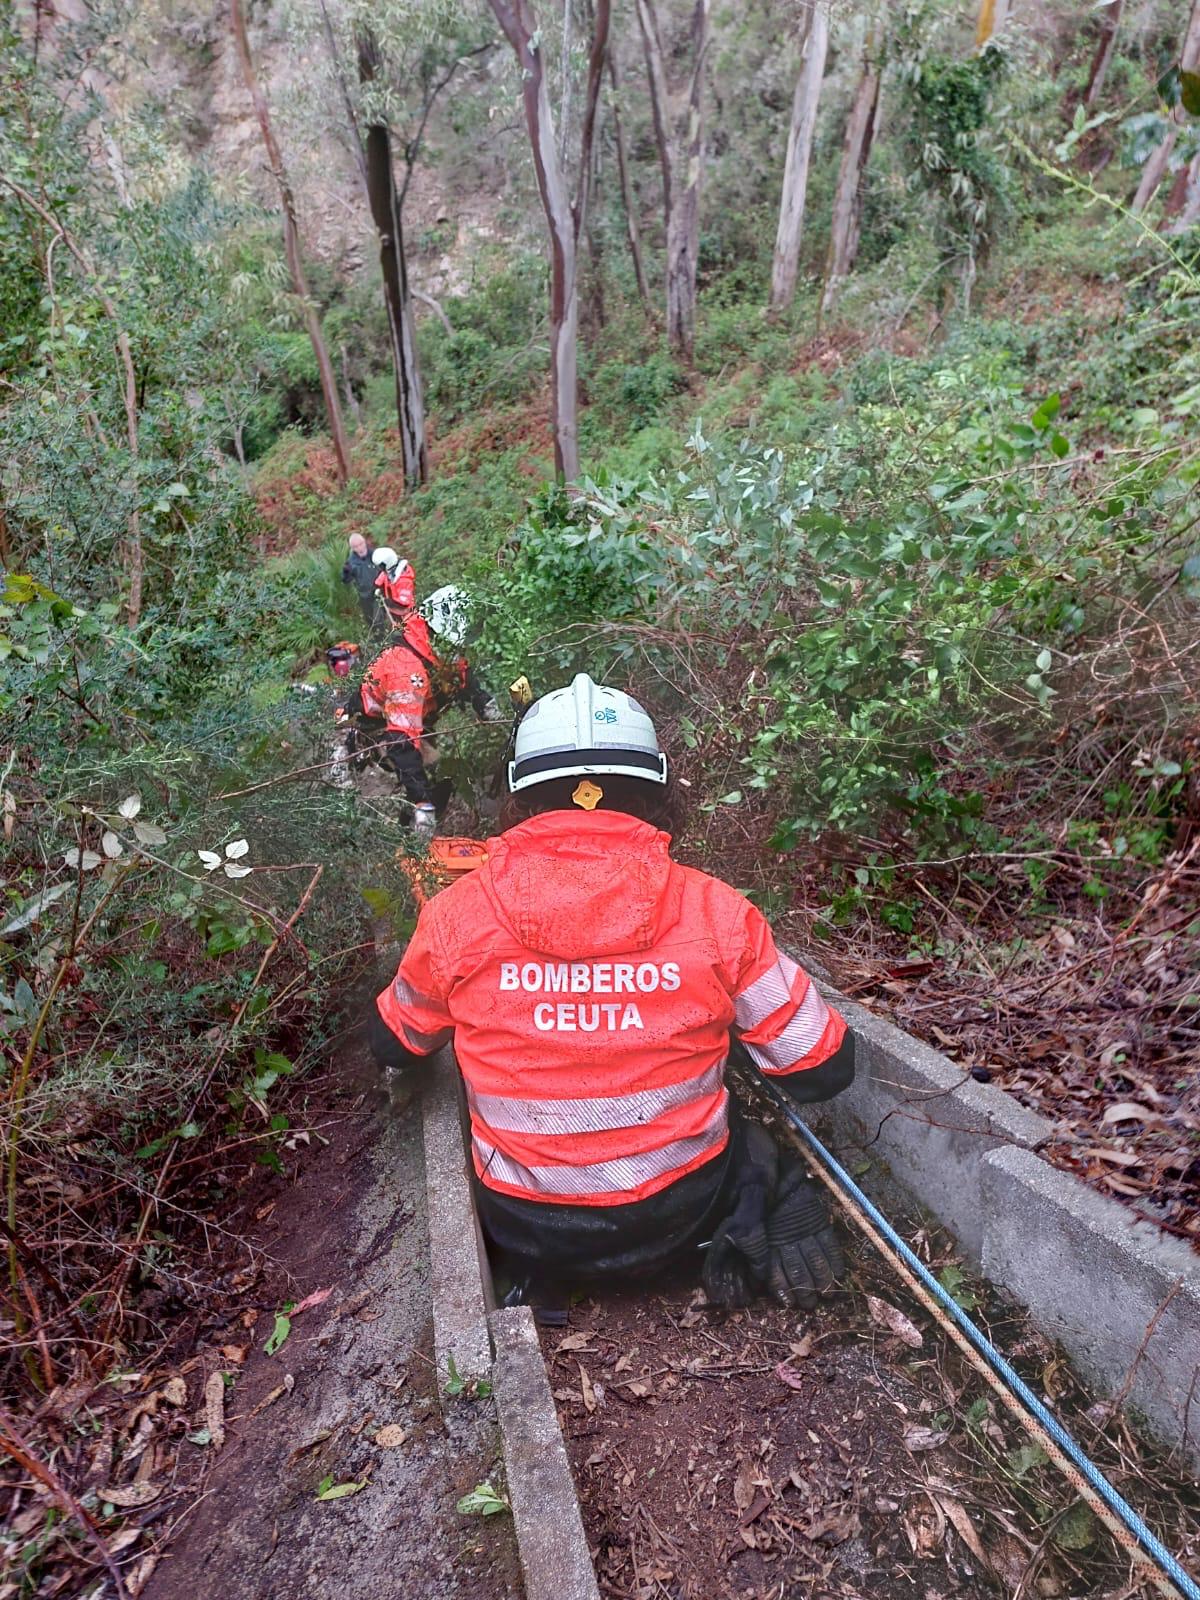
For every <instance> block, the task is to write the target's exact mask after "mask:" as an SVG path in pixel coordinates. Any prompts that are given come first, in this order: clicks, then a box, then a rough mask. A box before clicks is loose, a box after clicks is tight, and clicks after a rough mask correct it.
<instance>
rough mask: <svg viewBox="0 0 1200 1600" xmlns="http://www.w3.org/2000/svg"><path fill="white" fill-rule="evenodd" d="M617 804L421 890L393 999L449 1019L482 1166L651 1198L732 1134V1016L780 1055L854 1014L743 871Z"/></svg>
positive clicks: (529, 835) (407, 1029)
mask: <svg viewBox="0 0 1200 1600" xmlns="http://www.w3.org/2000/svg"><path fill="white" fill-rule="evenodd" d="M669 845H670V840H669V838H668V836H667V835H666V834H664V833H660V832H658V831H657V830H656V829H654V828H652V827H650V826H649V825H648V824H646V823H644V822H639V821H637V820H636V819H635V818H633V817H629V816H626V815H624V814H623V813H619V812H608V811H595V812H592V813H591V814H590V815H589V814H585V813H583V812H576V811H571V812H563V811H557V812H549V813H547V814H545V815H543V816H538V817H533V818H531V819H530V820H529V821H527V822H523V823H521V824H520V825H519V826H518V827H516V828H512V829H510V830H509V831H508V832H507V833H505V834H503V835H501V837H500V838H498V839H493V840H492V841H491V842H490V844H489V847H488V849H489V859H488V863H487V865H486V866H484V867H482V868H480V869H479V870H477V871H476V872H474V873H472V874H470V876H468V877H466V878H464V879H462V880H461V881H460V882H458V883H455V884H453V885H451V886H450V887H449V888H448V889H445V890H443V891H442V893H440V894H438V895H436V896H434V898H433V899H432V900H430V901H429V903H428V904H427V905H426V906H425V907H424V908H423V909H422V911H421V915H420V919H419V921H418V923H417V929H416V932H415V934H414V935H413V939H412V942H411V943H410V945H409V947H408V949H407V950H406V951H405V954H404V958H403V960H402V961H401V963H400V967H399V970H398V971H397V974H396V977H395V979H394V981H393V982H392V983H391V984H390V985H389V986H388V988H387V989H385V990H384V991H383V993H382V994H381V995H380V996H379V999H378V1002H377V1003H378V1007H379V1011H380V1014H381V1016H382V1017H383V1019H384V1021H385V1022H386V1023H387V1025H388V1026H389V1027H390V1028H391V1030H392V1032H393V1033H394V1034H395V1035H396V1037H397V1038H398V1039H399V1040H400V1042H401V1043H402V1044H403V1045H404V1046H405V1048H406V1049H408V1050H410V1051H412V1052H413V1053H415V1054H418V1055H427V1054H429V1053H431V1052H432V1051H434V1050H437V1049H439V1048H440V1047H441V1046H442V1045H443V1044H445V1043H447V1042H448V1041H449V1040H450V1038H451V1037H453V1038H454V1044H455V1053H456V1055H457V1057H458V1064H459V1067H460V1069H461V1071H462V1074H463V1077H464V1079H465V1081H466V1089H467V1100H468V1104H469V1107H470V1113H471V1135H472V1147H473V1154H474V1163H475V1170H476V1172H477V1174H478V1175H479V1178H480V1180H481V1181H482V1182H483V1183H484V1184H485V1185H487V1186H488V1187H489V1188H492V1189H496V1190H499V1191H501V1192H502V1193H505V1194H510V1195H515V1196H518V1197H520V1198H522V1199H527V1200H542V1201H555V1202H559V1203H562V1202H567V1203H570V1204H575V1205H595V1206H602V1205H616V1204H624V1203H626V1202H630V1201H634V1200H640V1199H643V1198H645V1197H646V1196H648V1195H651V1194H654V1193H655V1192H656V1191H658V1190H659V1189H663V1188H665V1187H666V1186H667V1185H668V1184H671V1183H674V1182H676V1181H677V1180H678V1179H679V1178H681V1177H683V1176H684V1174H685V1173H688V1172H691V1171H693V1170H694V1169H695V1168H697V1167H699V1166H701V1165H702V1164H703V1163H704V1162H706V1161H710V1160H712V1159H713V1158H714V1157H715V1156H716V1155H718V1154H719V1153H720V1151H721V1150H723V1149H724V1147H725V1144H726V1141H727V1138H728V1094H727V1091H726V1089H725V1083H724V1072H725V1062H726V1057H727V1055H728V1051H729V1041H730V1034H731V1032H736V1033H737V1034H738V1035H740V1037H741V1038H742V1040H743V1041H744V1043H745V1044H746V1047H747V1048H748V1050H749V1051H750V1054H751V1056H752V1057H753V1059H754V1061H755V1063H756V1064H757V1066H758V1067H759V1069H760V1070H761V1071H762V1072H764V1073H768V1074H786V1073H794V1072H803V1071H805V1070H806V1069H808V1068H811V1067H817V1066H819V1065H821V1063H822V1062H824V1061H826V1060H828V1059H829V1057H830V1056H832V1055H833V1054H834V1053H835V1052H836V1051H837V1049H838V1047H839V1045H840V1044H841V1042H842V1038H843V1035H844V1033H845V1023H844V1022H843V1021H842V1019H841V1017H839V1016H838V1015H837V1013H836V1012H834V1011H832V1010H831V1009H830V1007H829V1006H827V1005H826V1003H825V1001H824V1000H823V999H822V998H821V996H820V995H819V994H818V993H817V990H816V988H815V987H814V986H813V984H812V983H811V981H810V980H809V978H808V975H807V974H806V973H805V972H804V971H803V970H802V969H801V968H800V967H798V966H797V965H796V963H795V962H794V961H792V960H791V959H790V958H789V957H788V956H785V955H783V954H782V953H781V952H780V951H779V950H777V949H776V946H775V941H774V939H773V937H772V935H771V930H770V928H769V927H768V925H767V923H766V921H765V919H764V918H763V916H762V915H761V913H760V912H759V911H757V910H756V909H755V907H754V906H752V905H751V904H750V902H749V901H748V900H746V899H745V898H744V897H743V896H742V895H740V894H738V893H737V891H736V890H735V889H731V888H730V887H729V886H728V885H727V884H724V883H721V882H720V881H719V880H717V879H715V878H710V877H709V876H708V875H707V874H706V873H703V872H697V871H695V870H694V869H692V868H690V867H683V866H680V865H678V864H677V863H675V862H673V861H672V860H671V858H670V855H669Z"/></svg>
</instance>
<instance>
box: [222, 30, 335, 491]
mask: <svg viewBox="0 0 1200 1600" xmlns="http://www.w3.org/2000/svg"><path fill="white" fill-rule="evenodd" d="M229 18H230V28H231V31H232V33H233V42H234V46H235V47H236V49H237V53H238V60H239V61H240V63H241V68H242V77H243V78H244V79H245V83H246V88H247V90H248V91H249V94H250V98H251V100H252V101H253V103H254V114H255V116H256V117H257V118H258V126H259V130H260V132H261V133H262V141H263V147H264V148H265V150H266V152H267V165H268V166H269V167H270V169H271V176H272V177H273V178H274V179H275V185H276V188H277V189H278V190H279V208H280V211H281V212H282V214H283V248H284V254H285V255H286V257H287V264H288V271H289V272H290V273H291V278H292V288H293V290H294V291H295V295H296V298H297V300H298V301H299V302H300V310H301V315H302V316H303V318H304V326H305V330H306V331H307V333H308V337H309V340H310V342H311V344H312V348H313V355H314V356H315V358H316V362H317V371H318V373H319V374H320V378H321V394H322V396H323V398H324V401H325V415H326V417H327V418H328V421H329V433H330V437H331V438H332V440H333V452H334V455H335V456H336V458H337V476H338V482H339V483H345V482H346V480H347V479H348V478H349V476H350V448H349V445H348V443H347V441H346V428H345V424H344V423H343V421H342V405H341V401H340V400H339V398H338V391H337V380H336V378H335V377H334V374H333V363H332V362H331V361H330V359H329V349H328V346H327V345H326V343H325V335H324V334H323V333H322V331H321V322H320V318H319V317H318V316H317V313H316V310H315V308H314V306H313V303H312V298H311V296H310V295H309V292H308V279H307V277H306V275H305V272H304V260H303V257H302V256H301V253H300V228H299V224H298V223H297V221H296V201H295V197H294V196H293V194H292V187H291V184H290V183H289V182H288V175H287V169H286V168H285V166H284V164H283V155H282V153H281V151H280V149H279V143H278V141H277V140H276V138H275V133H274V130H273V128H272V127H271V114H270V112H269V110H268V109H267V101H266V96H265V95H264V94H263V92H262V88H261V86H260V84H259V81H258V78H257V76H256V75H255V71H254V61H253V59H252V57H251V55H250V41H249V39H248V38H247V36H246V17H245V13H244V12H243V10H242V0H230V3H229Z"/></svg>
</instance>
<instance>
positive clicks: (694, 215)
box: [637, 0, 711, 358]
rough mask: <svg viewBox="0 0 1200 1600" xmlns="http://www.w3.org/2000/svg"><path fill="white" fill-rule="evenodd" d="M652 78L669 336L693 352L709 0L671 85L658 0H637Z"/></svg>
mask: <svg viewBox="0 0 1200 1600" xmlns="http://www.w3.org/2000/svg"><path fill="white" fill-rule="evenodd" d="M637 14H638V25H639V27H640V28H641V34H642V47H643V49H644V51H645V55H646V73H647V76H648V78H649V81H650V108H651V112H652V114H653V120H654V137H655V142H656V143H657V145H658V158H659V163H660V165H661V167H662V175H663V208H664V212H665V216H666V224H667V339H668V342H669V343H670V344H671V346H672V347H673V348H674V349H676V350H678V351H680V352H681V354H683V355H685V356H687V357H689V358H690V357H691V353H692V346H693V344H694V342H695V335H696V270H697V266H698V262H699V255H700V184H701V179H702V176H703V168H704V68H705V61H706V58H707V55H708V36H709V20H710V14H711V0H695V4H694V6H693V9H692V18H691V23H690V25H689V31H688V56H689V60H690V67H689V70H688V72H687V76H686V78H685V80H684V81H683V83H682V84H681V85H680V86H679V87H678V88H677V89H675V90H672V87H671V83H670V79H669V76H668V73H667V50H666V47H665V45H664V42H663V35H662V28H661V26H660V24H659V18H658V12H657V10H656V9H655V0H637Z"/></svg>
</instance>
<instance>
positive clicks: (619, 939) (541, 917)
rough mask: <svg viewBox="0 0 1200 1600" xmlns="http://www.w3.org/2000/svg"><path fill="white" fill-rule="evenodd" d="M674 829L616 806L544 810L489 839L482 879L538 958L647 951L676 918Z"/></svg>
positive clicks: (522, 941)
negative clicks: (667, 829) (655, 825)
mask: <svg viewBox="0 0 1200 1600" xmlns="http://www.w3.org/2000/svg"><path fill="white" fill-rule="evenodd" d="M670 844H671V840H670V835H669V834H665V833H662V832H660V831H659V830H658V829H657V828H652V827H651V826H650V824H649V823H648V822H640V821H638V819H637V818H636V817H630V816H627V815H626V814H625V813H624V812H620V811H594V812H592V813H591V814H590V815H589V814H588V813H586V812H583V811H547V812H544V813H543V814H542V815H541V816H537V817H531V818H530V819H529V820H528V821H527V822H522V823H519V824H518V825H517V826H516V827H515V828H510V829H509V830H508V832H507V833H502V834H501V835H500V836H499V837H498V838H495V839H491V840H489V841H488V864H487V866H486V868H484V871H483V873H482V874H481V876H482V877H483V880H484V887H485V889H486V892H487V894H488V897H489V899H490V900H491V901H492V904H493V905H494V907H495V909H496V913H497V915H498V916H499V918H500V920H501V922H502V923H504V924H505V925H506V926H507V927H508V928H510V929H511V930H512V932H513V934H514V936H515V937H516V939H517V941H518V942H519V943H520V944H522V945H524V946H525V948H526V949H527V950H531V951H535V952H536V953H537V954H539V955H548V956H558V957H560V958H562V959H567V960H570V959H582V958H583V957H585V956H586V957H590V956H608V955H621V954H625V953H630V952H632V951H635V950H647V949H649V948H650V946H651V945H652V944H654V942H655V940H656V939H657V938H658V936H659V934H660V932H661V930H662V929H664V928H666V927H669V926H670V925H671V923H672V922H674V921H677V920H678V916H679V901H680V896H681V894H682V885H681V883H680V882H679V879H678V875H677V873H676V871H675V868H674V866H673V864H672V862H671V857H670V854H669V850H670Z"/></svg>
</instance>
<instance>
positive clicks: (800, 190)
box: [771, 0, 829, 312]
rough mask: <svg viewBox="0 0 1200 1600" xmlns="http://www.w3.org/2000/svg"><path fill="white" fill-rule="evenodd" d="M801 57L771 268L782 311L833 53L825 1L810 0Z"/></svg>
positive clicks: (775, 301) (775, 304)
mask: <svg viewBox="0 0 1200 1600" xmlns="http://www.w3.org/2000/svg"><path fill="white" fill-rule="evenodd" d="M801 48H802V52H803V61H802V64H801V67H800V72H799V74H798V75H797V78H796V92H795V94H794V95H793V96H792V121H791V126H790V127H789V129H788V142H787V157H786V159H785V161H784V166H783V195H782V197H781V199H780V202H779V226H778V228H777V229H776V233H775V259H774V262H773V264H772V267H771V310H772V311H776V312H778V311H784V310H786V309H787V307H788V306H789V305H791V303H792V300H793V298H794V297H795V293H796V271H797V268H798V266H799V263H800V238H801V234H802V232H803V229H804V206H805V202H806V200H807V198H808V164H809V160H810V158H811V156H812V143H813V134H814V133H815V131H816V126H817V105H818V103H819V101H820V98H821V84H822V82H823V80H824V77H825V57H826V55H827V54H828V52H829V18H828V16H827V14H826V11H825V6H824V4H823V0H812V6H811V9H810V10H809V11H808V12H807V15H806V21H805V24H804V33H803V38H802V41H801Z"/></svg>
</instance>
